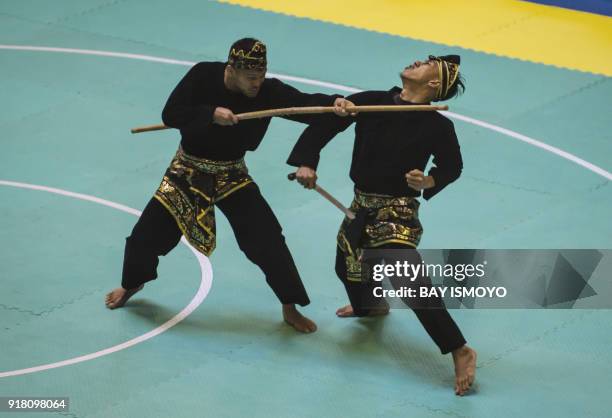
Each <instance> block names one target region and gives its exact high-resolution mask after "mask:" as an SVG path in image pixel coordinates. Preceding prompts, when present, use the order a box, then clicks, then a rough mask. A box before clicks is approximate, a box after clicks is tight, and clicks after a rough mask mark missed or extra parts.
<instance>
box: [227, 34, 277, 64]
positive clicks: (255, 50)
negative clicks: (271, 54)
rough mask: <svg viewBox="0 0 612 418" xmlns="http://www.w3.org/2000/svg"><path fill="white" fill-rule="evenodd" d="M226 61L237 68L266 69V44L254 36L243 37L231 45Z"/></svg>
mask: <svg viewBox="0 0 612 418" xmlns="http://www.w3.org/2000/svg"><path fill="white" fill-rule="evenodd" d="M227 63H228V64H229V65H231V66H232V67H234V68H235V69H237V70H256V71H266V68H267V66H268V61H267V59H266V45H265V44H264V43H263V42H261V41H259V40H257V39H255V38H243V39H240V40H238V41H236V42H234V44H233V45H232V47H231V48H230V51H229V55H228V57H227Z"/></svg>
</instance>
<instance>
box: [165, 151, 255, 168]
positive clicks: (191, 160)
mask: <svg viewBox="0 0 612 418" xmlns="http://www.w3.org/2000/svg"><path fill="white" fill-rule="evenodd" d="M175 159H178V160H179V161H181V162H182V163H183V164H185V165H188V166H191V167H192V168H194V169H197V170H200V171H202V172H203V173H208V174H222V173H227V172H230V171H240V172H244V173H247V172H248V169H247V166H246V163H245V162H244V159H243V158H241V159H239V160H233V161H215V160H209V159H207V158H202V157H196V156H193V155H189V154H187V153H186V152H185V151H183V148H182V147H179V149H178V151H177V152H176V156H175Z"/></svg>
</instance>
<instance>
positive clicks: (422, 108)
mask: <svg viewBox="0 0 612 418" xmlns="http://www.w3.org/2000/svg"><path fill="white" fill-rule="evenodd" d="M334 109H335V107H333V106H311V107H286V108H283V109H269V110H260V111H257V112H247V113H239V114H237V115H236V117H237V118H238V120H248V119H260V118H269V117H273V116H287V115H310V114H315V113H332V112H333V111H334ZM436 110H448V106H431V105H398V106H347V107H346V111H347V113H363V112H431V111H436ZM162 129H170V127H169V126H166V125H163V124H160V125H150V126H142V127H139V128H133V129H131V132H132V133H133V134H138V133H141V132H150V131H161V130H162Z"/></svg>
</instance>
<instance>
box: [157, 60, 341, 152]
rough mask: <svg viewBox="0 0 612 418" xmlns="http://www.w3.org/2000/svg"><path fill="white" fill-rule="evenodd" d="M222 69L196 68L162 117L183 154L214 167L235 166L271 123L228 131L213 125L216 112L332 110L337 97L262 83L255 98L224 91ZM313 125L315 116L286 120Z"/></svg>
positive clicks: (209, 65)
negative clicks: (215, 164)
mask: <svg viewBox="0 0 612 418" xmlns="http://www.w3.org/2000/svg"><path fill="white" fill-rule="evenodd" d="M225 65H226V64H225V63H222V62H200V63H198V64H196V65H194V66H193V67H192V68H191V69H190V70H189V72H188V73H187V74H186V75H185V77H183V79H182V80H181V81H180V82H179V84H178V85H177V86H176V87H175V89H174V91H173V92H172V94H170V97H169V98H168V102H167V103H166V106H165V107H164V110H163V112H162V120H163V122H164V124H166V125H167V126H170V127H172V128H177V129H180V131H181V146H182V148H183V150H185V152H186V153H188V154H191V155H194V156H196V157H201V158H207V159H211V160H216V161H230V160H237V159H240V158H242V157H244V154H245V153H246V151H253V150H255V149H256V148H257V147H258V146H259V144H260V143H261V141H262V139H263V137H264V135H265V133H266V130H267V129H268V125H269V124H270V119H271V118H262V119H251V120H244V121H240V122H238V123H237V124H236V125H232V126H221V125H217V124H214V123H213V114H214V111H215V108H216V107H219V106H220V107H225V108H228V109H230V110H231V111H232V112H233V113H234V114H238V113H243V112H254V111H257V110H266V109H274V108H283V107H302V106H332V105H333V102H334V99H335V98H337V97H341V96H337V95H336V96H329V95H325V94H307V93H302V92H300V91H299V90H297V89H295V88H293V87H291V86H289V85H288V84H285V83H283V82H282V81H280V80H278V79H275V78H266V79H265V81H264V82H263V84H262V86H261V88H260V90H259V93H258V94H257V96H256V97H253V98H249V97H247V96H245V95H243V94H241V93H236V92H232V91H230V90H228V89H227V88H226V87H225V83H224V81H223V75H224V71H225ZM285 118H286V119H291V120H294V121H297V122H302V123H312V122H313V121H314V120H316V119H317V118H320V116H318V115H299V116H286V117H285Z"/></svg>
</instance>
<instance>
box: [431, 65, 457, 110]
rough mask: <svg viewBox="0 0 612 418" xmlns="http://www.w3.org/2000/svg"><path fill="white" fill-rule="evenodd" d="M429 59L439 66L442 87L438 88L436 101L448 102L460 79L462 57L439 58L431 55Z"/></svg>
mask: <svg viewBox="0 0 612 418" xmlns="http://www.w3.org/2000/svg"><path fill="white" fill-rule="evenodd" d="M429 59H430V60H431V61H435V62H436V63H437V64H438V75H439V78H440V87H438V91H437V92H436V99H435V101H436V102H437V101H440V100H446V99H447V96H448V93H449V92H450V91H451V90H452V88H453V86H454V85H455V83H457V79H458V78H459V64H460V63H461V57H459V55H442V56H439V57H436V56H433V55H430V56H429Z"/></svg>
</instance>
